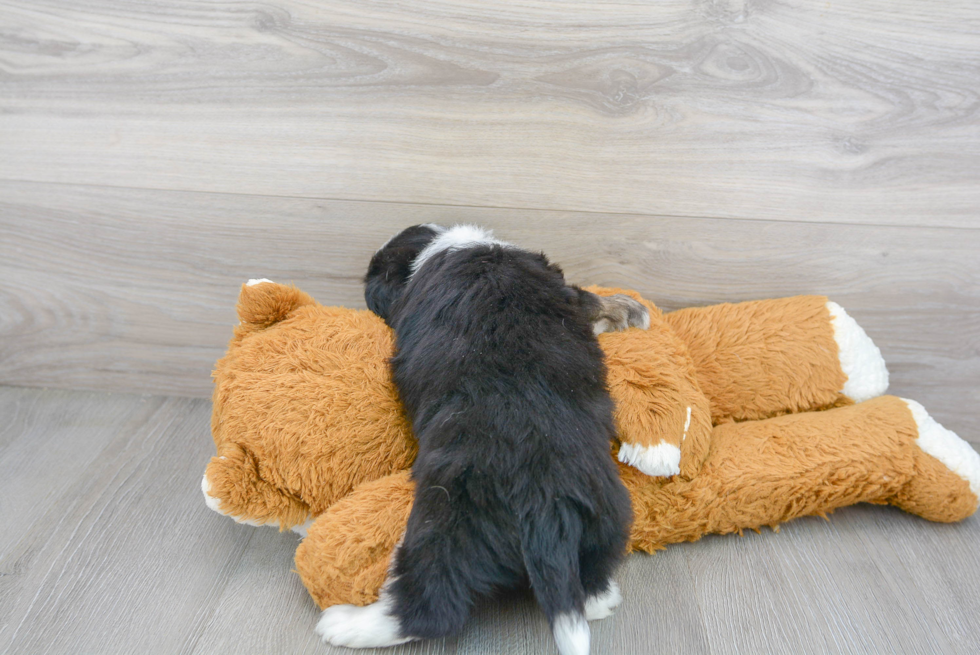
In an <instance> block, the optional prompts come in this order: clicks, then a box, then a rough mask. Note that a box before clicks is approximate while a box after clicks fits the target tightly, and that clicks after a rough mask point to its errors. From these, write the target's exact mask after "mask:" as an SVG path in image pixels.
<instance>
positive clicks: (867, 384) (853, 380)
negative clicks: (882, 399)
mask: <svg viewBox="0 0 980 655" xmlns="http://www.w3.org/2000/svg"><path fill="white" fill-rule="evenodd" d="M827 309H828V310H829V311H830V323H831V325H832V326H833V328H834V340H835V341H836V342H837V349H838V354H839V356H840V367H841V370H842V371H844V375H846V376H847V382H845V383H844V388H843V389H842V390H841V393H842V394H844V395H845V396H847V397H848V398H850V399H851V400H853V401H854V402H856V403H860V402H863V401H865V400H870V399H871V398H877V397H878V396H880V395H882V394H883V393H885V391H886V390H887V389H888V368H887V367H886V366H885V358H884V357H882V356H881V351H880V350H878V346H876V345H875V344H874V342H873V341H872V340H871V337H869V336H868V335H867V333H866V332H865V331H864V329H863V328H862V327H861V326H860V325H858V323H857V321H855V320H854V319H853V318H851V317H850V316H849V315H848V313H847V312H845V311H844V308H843V307H841V306H840V305H838V304H837V303H835V302H828V303H827Z"/></svg>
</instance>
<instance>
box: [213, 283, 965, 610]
mask: <svg viewBox="0 0 980 655" xmlns="http://www.w3.org/2000/svg"><path fill="white" fill-rule="evenodd" d="M590 290H591V291H594V292H596V293H599V294H603V295H608V294H613V293H627V294H629V295H631V296H632V297H634V298H637V299H638V300H641V301H642V302H644V303H645V304H646V305H647V307H649V309H650V319H651V320H650V328H649V329H648V330H640V329H637V328H631V329H628V330H626V331H624V332H613V333H607V334H602V335H600V336H599V341H600V344H601V345H602V348H603V350H604V351H605V353H606V362H607V365H608V369H609V387H610V392H611V393H612V396H613V399H614V400H615V401H616V407H617V409H616V421H617V427H618V432H619V437H620V440H621V443H619V444H613V445H612V456H613V457H617V458H618V460H619V461H620V462H621V464H620V472H621V474H622V477H623V482H624V483H625V484H626V486H627V488H628V489H629V491H630V494H631V496H632V500H633V511H634V515H635V519H634V524H633V528H632V535H631V536H632V542H631V546H632V548H634V549H636V550H643V551H647V552H652V551H654V550H658V549H661V548H664V547H665V546H666V545H667V544H670V543H674V542H679V541H693V540H696V539H699V538H700V537H701V536H703V535H705V534H708V533H729V532H741V531H742V530H744V529H746V528H758V527H760V526H764V525H768V526H776V525H777V524H779V523H781V522H783V521H787V520H789V519H792V518H795V517H798V516H804V515H808V514H825V513H827V512H829V511H831V510H833V509H835V508H837V507H843V506H845V505H851V504H854V503H859V502H871V503H882V504H885V503H887V504H891V505H896V506H898V507H901V508H902V509H904V510H906V511H908V512H912V513H913V514H917V515H919V516H921V517H923V518H926V519H929V520H932V521H947V522H948V521H958V520H961V519H963V518H966V517H967V516H970V515H971V514H972V513H973V512H974V511H975V510H976V509H977V502H978V497H980V455H978V454H977V452H976V451H974V450H973V448H972V447H971V446H970V445H969V444H968V443H966V442H965V441H963V440H961V439H960V438H959V437H958V436H957V435H956V434H954V433H953V432H950V431H949V430H946V429H945V428H943V427H942V426H941V425H939V424H938V423H936V422H935V421H934V420H933V419H932V418H931V417H930V416H929V414H928V413H926V411H925V409H923V408H922V406H921V405H919V404H918V403H916V402H914V401H911V400H903V399H900V398H896V397H892V396H881V394H882V393H884V391H885V389H886V387H887V385H888V372H887V370H886V369H885V364H884V361H883V360H882V358H881V354H880V352H879V351H878V348H877V347H875V345H874V344H873V343H872V341H871V339H869V338H868V336H867V335H866V334H865V333H864V331H863V330H862V329H861V327H860V326H858V324H857V323H856V322H855V321H854V320H853V319H852V318H851V317H849V316H848V315H847V314H846V313H845V312H844V310H843V309H841V308H840V307H839V306H838V305H836V304H835V303H832V302H828V301H827V299H826V298H824V297H819V296H801V297H795V298H786V299H781V300H762V301H756V302H746V303H741V304H735V305H732V304H725V305H717V306H712V307H703V308H692V309H684V310H680V311H676V312H672V313H669V314H663V313H662V312H661V311H660V310H658V309H657V308H656V307H655V306H654V305H653V304H652V303H650V302H648V301H645V300H643V299H641V298H640V296H639V295H638V294H636V293H635V292H629V291H623V290H620V289H599V288H592V289H590ZM238 315H239V318H240V320H241V324H240V325H239V326H238V327H237V328H236V329H235V334H234V337H233V338H232V340H231V343H230V344H229V347H228V354H227V355H226V356H225V357H224V358H222V359H221V360H219V361H218V363H217V365H216V367H215V371H214V381H215V390H214V412H213V415H212V421H211V428H212V433H213V436H214V442H215V445H216V447H217V453H218V454H217V456H216V457H214V458H212V460H211V462H210V463H209V464H208V467H207V471H206V473H205V476H204V480H203V483H202V487H203V491H204V495H205V499H206V501H207V504H208V506H209V507H211V508H212V509H214V510H216V511H218V512H220V513H222V514H225V515H228V516H230V517H232V518H234V519H235V520H236V521H239V522H241V523H249V524H252V525H263V524H266V525H272V526H275V527H277V528H279V529H289V528H292V529H294V530H296V531H297V532H299V533H300V534H305V535H306V536H305V538H304V540H303V541H302V543H301V544H300V546H299V548H298V550H297V552H296V568H297V570H298V571H299V574H300V577H301V578H302V580H303V583H304V584H305V585H306V588H307V589H308V590H309V592H310V594H311V595H312V596H313V599H314V600H315V601H316V603H317V604H318V605H319V606H320V607H321V608H323V607H327V606H330V605H335V604H339V603H353V604H357V605H364V604H367V603H370V602H373V601H374V600H375V599H376V598H377V595H378V590H379V589H380V587H381V584H382V582H383V581H384V578H385V575H386V572H387V566H388V560H389V557H390V555H391V553H392V551H393V550H394V548H395V545H396V544H397V542H398V541H399V539H400V538H401V536H402V534H403V532H404V530H405V525H406V521H407V519H408V513H409V509H410V507H411V503H412V496H413V486H412V481H411V478H410V475H409V468H410V466H411V463H412V460H413V458H414V455H415V445H414V442H413V439H412V434H411V426H410V425H409V423H408V420H407V419H406V417H405V415H404V413H403V411H402V409H401V407H400V405H399V402H398V398H397V394H396V391H395V388H394V386H393V384H392V381H391V378H390V374H389V369H388V364H387V359H388V358H389V357H390V356H391V354H392V350H393V338H392V333H391V331H390V330H389V328H388V327H387V326H386V325H385V324H384V322H382V321H381V319H379V318H378V317H377V316H375V315H374V314H372V313H371V312H368V311H355V310H350V309H344V308H337V307H323V306H321V305H318V304H316V303H315V302H314V301H313V299H312V298H310V297H309V296H308V295H306V294H305V293H303V292H302V291H299V290H298V289H296V288H293V287H288V286H283V285H279V284H275V283H271V282H269V281H268V280H255V281H250V282H249V284H248V285H245V286H243V287H242V291H241V296H240V299H239V303H238Z"/></svg>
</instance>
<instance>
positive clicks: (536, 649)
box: [0, 387, 980, 655]
mask: <svg viewBox="0 0 980 655" xmlns="http://www.w3.org/2000/svg"><path fill="white" fill-rule="evenodd" d="M209 414H210V404H209V403H208V401H206V400H201V399H188V398H168V397H163V396H139V395H125V394H105V393H94V392H81V391H60V390H38V389H24V388H16V387H0V416H3V417H4V421H3V422H2V423H0V515H2V516H3V517H4V530H3V531H0V652H3V653H18V654H19V653H49V654H56V655H57V654H61V653H64V654H68V653H136V652H139V653H151V654H155V653H161V654H163V653H165V654H174V653H198V654H201V655H209V654H221V653H229V654H234V655H240V654H242V653H320V654H326V653H330V652H334V651H333V650H331V649H330V648H329V647H327V646H324V645H323V644H321V643H319V642H318V641H317V640H316V639H315V636H314V633H313V626H314V624H315V621H316V618H317V614H318V612H317V611H316V608H315V607H314V605H313V603H312V601H310V599H309V597H308V596H307V595H306V591H305V590H304V589H303V587H302V585H301V584H300V582H299V579H298V577H297V576H296V575H295V573H293V572H292V555H293V553H294V551H295V548H296V545H297V543H298V541H297V538H296V536H295V535H292V534H290V533H286V534H280V533H278V532H276V531H274V530H272V529H269V528H252V527H249V526H242V525H238V524H235V523H234V522H232V521H230V520H229V519H227V518H225V517H221V516H219V515H217V514H215V513H214V512H212V511H210V510H209V509H207V508H206V507H205V505H204V502H203V500H202V498H201V494H200V484H199V481H200V476H201V475H202V472H203V470H204V467H205V465H206V463H207V461H208V459H209V458H210V456H211V454H212V449H213V446H212V444H211V440H210V435H209V432H208V419H209ZM976 445H977V444H974V446H975V447H976ZM978 540H980V517H977V516H974V517H972V518H970V519H968V520H967V521H964V522H962V523H959V524H954V525H942V524H936V523H929V522H927V521H924V520H922V519H919V518H916V517H913V516H910V515H907V514H904V513H902V512H901V511H899V510H896V509H894V508H887V507H874V506H857V507H852V508H846V509H844V510H841V511H839V512H837V513H836V514H834V515H833V516H832V518H831V520H830V521H829V522H827V521H824V520H823V519H819V518H806V519H801V520H798V521H795V522H791V523H789V524H786V525H784V526H783V527H782V530H781V532H780V533H779V534H774V533H772V532H771V531H769V530H765V531H764V532H762V533H760V534H755V533H749V534H747V535H746V536H744V537H742V538H739V537H735V536H725V537H718V536H712V537H708V538H705V539H703V540H701V541H699V542H697V543H693V544H679V545H675V546H672V547H670V548H669V549H668V550H666V551H664V552H662V553H659V554H657V555H654V556H647V555H637V554H634V555H631V556H630V557H629V558H628V559H627V562H626V564H625V565H624V566H623V567H622V568H621V569H620V571H619V572H618V574H617V578H618V580H619V582H620V584H621V586H622V588H623V595H624V597H625V601H624V604H623V605H622V607H621V608H620V609H619V610H618V611H617V612H616V614H614V615H613V617H611V618H610V619H607V620H605V621H602V622H599V623H594V624H593V635H594V644H595V645H594V647H593V652H594V653H616V654H618V653H623V654H634V653H718V654H721V653H762V652H785V653H876V652H881V653H894V652H903V653H969V652H975V648H976V643H977V641H976V638H977V635H978V634H980V560H978V559H977V557H976V544H977V543H978ZM336 652H338V653H339V652H345V651H343V650H341V649H338V650H337V651H336ZM378 652H379V653H382V652H383V653H391V654H392V655H397V654H399V653H405V654H409V653H411V654H417V655H421V654H423V653H424V654H427V655H439V654H446V655H448V654H450V653H461V654H473V655H476V654H481V655H490V654H494V653H508V654H510V655H539V654H542V653H545V654H546V653H555V652H556V650H555V647H554V645H553V643H552V640H551V636H550V634H549V631H548V628H547V625H546V622H545V620H544V618H543V616H542V615H541V614H540V612H539V611H538V610H537V608H536V606H535V605H534V603H533V602H532V601H531V599H530V598H529V597H528V596H527V595H526V594H521V593H515V594H514V595H512V596H508V597H506V598H503V599H497V600H493V601H488V602H487V603H485V604H483V605H482V606H481V607H480V608H479V610H478V611H477V613H476V615H475V617H474V618H473V620H472V621H471V622H470V623H469V624H468V625H467V627H466V628H465V630H464V631H463V633H462V634H460V635H457V636H455V637H452V638H448V639H445V640H440V641H435V642H427V643H416V644H411V645H407V646H404V647H401V648H396V649H390V650H386V651H378Z"/></svg>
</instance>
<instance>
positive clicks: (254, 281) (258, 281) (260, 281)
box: [245, 277, 275, 287]
mask: <svg viewBox="0 0 980 655" xmlns="http://www.w3.org/2000/svg"><path fill="white" fill-rule="evenodd" d="M266 283H268V284H275V282H273V281H272V280H270V279H269V278H265V277H263V278H258V279H251V280H249V281H248V282H246V283H245V286H247V287H254V286H255V285H257V284H266Z"/></svg>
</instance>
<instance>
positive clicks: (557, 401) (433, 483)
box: [365, 226, 631, 638]
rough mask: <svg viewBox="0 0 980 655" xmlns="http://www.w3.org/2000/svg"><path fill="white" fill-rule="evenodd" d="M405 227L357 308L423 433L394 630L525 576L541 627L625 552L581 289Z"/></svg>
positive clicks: (414, 626) (625, 501) (579, 601)
mask: <svg viewBox="0 0 980 655" xmlns="http://www.w3.org/2000/svg"><path fill="white" fill-rule="evenodd" d="M437 234H438V232H437V230H435V229H433V228H431V227H427V226H415V227H412V228H409V229H407V230H405V231H404V232H403V233H401V234H400V235H398V236H397V237H395V238H394V239H392V240H391V241H390V242H389V243H388V244H387V245H386V246H384V247H383V248H382V250H380V251H379V252H378V253H377V254H376V255H375V256H374V258H373V259H372V261H371V264H370V267H369V270H368V274H367V277H366V280H365V281H366V291H365V296H366V299H367V304H368V306H369V307H370V308H371V309H372V310H373V311H375V312H376V313H377V314H379V315H380V316H381V317H382V318H383V319H384V320H385V321H386V322H387V323H388V324H389V325H390V326H391V327H392V328H393V329H394V331H395V334H396V338H397V354H396V355H395V356H394V358H393V359H392V360H391V364H392V368H393V373H394V380H395V383H396V385H397V387H398V391H399V393H400V395H401V399H402V401H403V402H404V405H405V408H406V410H407V412H408V414H409V417H410V418H411V421H412V426H413V429H414V432H415V435H416V437H417V439H418V443H419V453H418V458H417V459H416V461H415V464H414V467H413V469H412V475H413V477H414V479H415V483H416V492H415V503H414V505H413V507H412V511H411V515H410V517H409V520H408V528H407V531H406V533H405V539H404V542H403V543H402V545H401V547H400V548H399V549H398V551H397V553H396V556H395V560H394V568H393V571H392V578H391V582H390V586H389V588H388V592H389V593H390V594H391V596H392V612H393V614H394V615H395V616H396V617H397V618H398V620H399V623H400V627H401V632H402V636H404V637H421V638H433V637H440V636H443V635H446V634H448V633H451V632H453V631H456V630H458V629H459V628H460V627H461V626H462V625H463V623H464V622H465V620H466V618H467V615H468V613H469V610H470V607H471V605H472V603H473V600H474V598H475V597H476V596H478V595H482V594H486V593H488V592H490V591H492V590H494V589H496V588H507V587H515V586H519V585H521V584H526V583H527V582H528V581H529V582H530V584H531V587H532V588H533V590H534V594H535V596H536V598H537V600H538V602H539V604H540V605H541V607H542V609H543V610H544V611H545V613H546V615H547V616H548V619H549V621H554V619H555V618H556V617H557V616H560V615H562V614H573V615H575V614H581V613H582V610H583V604H584V601H585V600H586V598H588V597H590V596H595V595H599V594H601V593H604V592H605V591H606V590H607V589H608V587H609V582H610V575H611V573H612V571H613V569H614V568H615V566H616V565H617V564H618V563H619V561H620V559H621V557H622V556H623V554H624V553H625V550H626V543H627V537H628V531H629V525H630V521H631V508H630V500H629V496H628V494H627V491H626V489H625V487H624V486H623V484H622V482H621V481H620V479H619V475H618V473H617V469H616V466H615V464H614V462H613V460H612V457H611V456H610V452H609V449H610V439H611V438H612V437H613V436H614V424H613V417H612V413H613V404H612V401H611V400H610V397H609V393H608V391H607V388H606V369H605V364H604V361H603V354H602V351H601V350H600V348H599V345H598V341H597V339H596V337H595V335H594V333H593V325H592V322H593V320H594V317H595V315H596V313H597V312H598V309H597V299H596V297H595V296H594V295H593V294H590V293H587V292H584V291H582V290H580V289H578V288H577V287H573V286H569V285H567V284H566V283H565V279H564V276H563V275H562V272H561V269H559V268H558V267H557V266H555V265H553V264H550V263H549V262H548V260H547V259H546V258H545V256H544V255H542V254H534V253H530V252H526V251H523V250H519V249H517V248H513V247H505V246H501V245H477V246H475V247H468V248H463V249H458V250H446V251H442V252H439V253H437V254H435V255H433V256H432V257H430V258H429V259H427V260H426V261H425V263H424V264H423V265H422V266H421V267H420V268H419V270H418V271H417V272H416V273H415V274H414V275H412V270H411V264H412V261H414V259H415V257H416V256H417V255H418V254H419V252H420V251H421V250H422V249H423V248H424V247H425V246H426V245H427V244H428V243H429V242H430V241H431V240H432V239H433V238H435V237H436V236H437Z"/></svg>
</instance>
